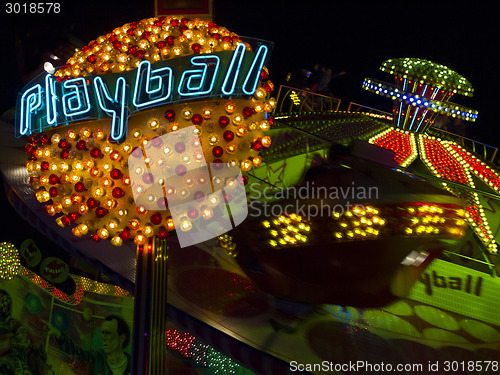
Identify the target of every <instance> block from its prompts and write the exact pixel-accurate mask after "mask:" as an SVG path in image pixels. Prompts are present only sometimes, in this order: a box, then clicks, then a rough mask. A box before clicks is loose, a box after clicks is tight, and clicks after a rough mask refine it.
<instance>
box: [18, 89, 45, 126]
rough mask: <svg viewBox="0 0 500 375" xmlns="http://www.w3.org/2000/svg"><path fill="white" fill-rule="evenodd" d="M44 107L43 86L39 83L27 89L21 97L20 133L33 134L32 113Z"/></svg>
mask: <svg viewBox="0 0 500 375" xmlns="http://www.w3.org/2000/svg"><path fill="white" fill-rule="evenodd" d="M41 107H42V86H41V85H39V84H37V85H35V86H33V87H30V88H29V89H28V90H26V91H25V92H24V93H23V95H22V97H21V121H20V124H19V134H20V135H25V134H31V133H32V132H33V126H32V124H31V123H32V116H31V115H32V114H35V113H36V112H38V110H39V109H41Z"/></svg>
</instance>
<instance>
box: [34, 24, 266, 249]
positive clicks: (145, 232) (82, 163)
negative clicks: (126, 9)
mask: <svg viewBox="0 0 500 375" xmlns="http://www.w3.org/2000/svg"><path fill="white" fill-rule="evenodd" d="M241 43H243V42H242V41H241V40H240V39H239V37H238V36H237V35H236V34H234V33H231V32H230V31H228V30H227V29H226V28H224V27H221V26H218V25H216V24H213V23H209V22H206V21H201V20H199V19H193V20H190V19H177V18H175V17H158V18H156V17H155V18H150V19H145V20H142V21H140V22H132V23H128V24H125V25H124V26H122V27H119V28H116V29H115V30H113V32H111V33H108V34H106V35H103V36H100V37H99V38H97V39H96V40H94V41H92V42H90V43H89V44H88V45H87V46H85V47H83V48H82V49H81V51H77V52H76V53H75V54H74V56H73V57H71V58H70V59H69V60H68V63H67V65H66V66H65V67H63V68H62V69H60V70H58V71H57V72H56V73H55V75H56V78H57V79H58V80H59V81H65V80H67V79H70V78H75V77H82V76H88V75H100V74H106V73H119V72H123V71H128V70H132V69H136V68H137V67H138V66H139V64H140V63H141V61H145V60H147V61H149V62H151V63H154V62H156V61H159V60H163V61H164V60H166V59H171V58H175V57H176V56H186V55H196V54H208V53H212V52H217V51H230V50H235V49H236V48H237V46H238V45H241ZM245 48H247V49H250V48H251V47H250V46H249V45H247V44H245ZM259 77H260V79H259V81H258V84H257V88H256V91H255V94H254V95H253V97H252V98H249V99H231V100H224V99H221V98H217V100H216V99H213V100H206V101H193V102H192V103H183V104H175V105H168V106H165V107H156V108H154V109H151V110H148V111H143V112H139V113H137V114H134V115H132V116H131V118H130V120H129V127H130V129H131V131H129V136H128V137H127V139H126V140H125V141H124V142H123V143H121V144H119V145H118V144H116V142H115V141H114V140H113V137H112V134H111V130H109V129H108V128H109V124H107V122H105V121H103V120H97V121H92V122H76V123H73V124H71V129H69V130H67V132H66V133H65V134H64V133H62V130H61V129H60V128H59V129H58V128H54V129H51V130H46V131H45V132H44V133H41V134H39V135H32V136H30V137H29V142H28V144H27V145H26V147H25V151H26V153H27V154H28V156H29V159H28V162H27V165H26V167H27V170H28V171H29V172H30V183H31V185H32V186H33V187H34V188H35V189H36V198H37V200H38V201H39V202H40V203H44V205H45V210H46V212H47V213H48V214H49V215H51V216H54V217H55V220H56V222H57V224H58V225H60V226H61V227H68V228H70V229H71V230H72V232H73V234H74V235H75V236H77V237H82V236H90V238H91V239H93V240H95V241H100V240H109V241H110V242H111V243H112V244H113V245H115V246H121V245H122V244H123V243H124V242H127V241H133V242H134V243H136V244H140V243H143V242H144V241H145V240H146V238H147V237H151V236H154V235H157V236H161V237H166V236H168V233H169V232H171V231H172V230H174V229H175V228H174V226H173V224H172V223H173V221H172V218H171V214H170V210H169V208H168V206H167V201H166V199H165V196H164V194H167V197H168V198H169V199H170V198H176V197H178V198H181V199H182V197H188V196H189V195H190V194H192V193H196V191H195V190H194V189H196V187H197V186H198V185H200V186H201V185H202V184H206V183H207V181H208V180H207V179H206V178H205V179H203V178H202V179H195V180H193V178H189V177H190V176H189V174H188V173H187V172H188V171H187V170H185V168H179V170H176V171H175V172H176V174H177V175H178V176H183V175H184V174H186V177H185V178H184V186H185V189H180V188H179V187H177V189H170V187H169V186H166V185H165V181H163V185H162V186H160V189H158V194H150V195H149V196H148V197H149V201H150V202H152V203H154V204H155V205H157V210H156V209H155V210H153V209H151V208H150V207H149V206H148V209H147V210H146V209H145V208H144V207H140V206H136V204H137V203H136V202H134V193H140V192H142V191H144V189H145V186H146V185H147V184H149V183H151V180H152V176H151V174H150V173H146V171H145V170H142V171H132V170H128V159H129V158H133V157H134V153H133V151H134V150H136V149H137V148H139V151H141V150H142V151H143V155H147V154H148V152H147V150H145V149H144V148H145V147H154V148H159V149H161V148H163V150H164V157H163V158H161V159H155V160H150V159H149V158H147V157H145V163H146V167H147V168H157V167H160V166H162V165H163V166H167V165H171V164H172V163H176V164H179V163H178V159H179V162H180V164H184V165H188V164H190V163H191V164H192V162H193V161H203V158H204V159H205V160H206V162H207V163H222V164H227V165H233V166H240V167H241V169H242V171H243V173H246V172H248V171H250V170H251V169H252V168H255V167H258V166H259V165H260V160H261V159H260V158H259V157H258V154H259V152H260V150H261V149H262V148H263V147H269V146H270V145H271V139H270V137H268V136H266V135H264V133H265V132H266V131H268V130H269V129H270V125H269V121H270V120H269V119H267V116H268V115H269V114H270V113H271V112H272V111H273V110H274V108H275V107H276V101H275V100H274V99H273V98H270V93H271V91H272V90H273V87H274V85H273V84H272V82H271V81H269V79H268V78H269V75H268V71H267V68H266V67H263V68H262V71H261V74H260V76H259ZM193 125H195V126H196V129H197V135H198V136H199V137H200V140H201V144H200V145H199V146H200V151H199V152H198V153H195V154H194V155H187V153H185V152H184V149H185V145H183V144H182V140H180V142H179V143H178V144H176V145H163V144H162V142H161V139H160V138H159V136H161V135H164V134H166V133H169V132H174V131H176V130H179V129H182V128H186V127H189V126H193ZM154 163H156V164H154ZM181 167H182V166H181ZM132 173H136V174H139V175H141V176H143V179H144V184H137V183H135V182H134V181H132V180H131V178H130V175H131V174H132ZM148 176H149V177H150V178H149V180H148ZM191 177H193V176H191ZM244 182H246V178H245V177H244ZM164 188H165V189H164ZM134 189H135V190H134ZM159 214H160V216H158V215H159ZM213 215H214V212H212V211H211V209H210V207H206V208H205V209H204V210H203V211H202V212H199V213H197V214H196V215H195V213H191V215H189V212H187V211H186V220H185V221H184V222H183V225H182V227H181V228H180V229H181V230H190V229H191V228H193V223H194V221H196V220H200V218H201V220H209V219H210V218H211V217H212V216H213Z"/></svg>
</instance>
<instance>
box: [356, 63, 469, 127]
mask: <svg viewBox="0 0 500 375" xmlns="http://www.w3.org/2000/svg"><path fill="white" fill-rule="evenodd" d="M380 70H382V71H383V72H387V73H389V74H393V75H394V76H395V78H396V83H395V85H391V84H389V83H385V82H380V81H377V80H374V79H368V78H367V79H365V80H364V82H363V87H364V88H365V89H366V90H368V91H370V92H373V93H375V94H378V95H382V96H385V97H388V98H391V99H392V100H393V114H394V119H393V122H394V126H395V127H396V128H398V129H401V130H406V131H410V132H414V133H425V131H426V130H427V129H428V128H429V126H431V125H432V124H433V123H434V121H435V120H436V118H437V117H438V115H446V116H451V117H454V118H459V119H462V120H465V121H475V120H476V118H477V111H475V110H473V109H470V108H467V107H464V106H462V105H458V104H455V103H452V102H450V101H449V100H450V99H451V97H452V96H453V95H454V94H462V95H465V96H472V94H473V92H474V89H473V88H472V86H471V84H470V82H469V81H467V80H466V79H465V78H464V77H462V76H461V75H460V74H458V73H456V72H454V71H453V70H451V69H449V68H448V67H446V66H444V65H440V64H436V63H433V62H431V61H428V60H424V59H418V58H400V59H390V60H387V61H385V62H384V63H382V65H381V66H380Z"/></svg>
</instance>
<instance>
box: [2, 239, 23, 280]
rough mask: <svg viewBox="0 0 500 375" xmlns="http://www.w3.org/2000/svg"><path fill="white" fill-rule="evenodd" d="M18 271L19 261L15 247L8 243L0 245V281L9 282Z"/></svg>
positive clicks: (19, 267)
mask: <svg viewBox="0 0 500 375" xmlns="http://www.w3.org/2000/svg"><path fill="white" fill-rule="evenodd" d="M20 269H21V260H20V259H19V251H18V250H17V249H16V247H15V246H14V245H13V244H11V243H8V242H2V243H0V279H4V280H11V279H13V278H14V276H16V275H17V274H19V270H20Z"/></svg>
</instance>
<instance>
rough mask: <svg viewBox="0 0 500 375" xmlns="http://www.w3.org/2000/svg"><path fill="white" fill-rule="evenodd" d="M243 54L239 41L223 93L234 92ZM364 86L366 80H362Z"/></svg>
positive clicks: (242, 45)
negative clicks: (229, 83) (229, 82)
mask: <svg viewBox="0 0 500 375" xmlns="http://www.w3.org/2000/svg"><path fill="white" fill-rule="evenodd" d="M244 56H245V44H243V43H239V44H238V45H237V46H236V49H235V50H234V53H233V58H232V59H231V63H230V64H229V68H228V69H227V72H226V76H225V77H224V81H223V83H222V88H221V90H222V93H223V94H225V95H231V94H233V93H234V89H235V87H236V81H237V80H238V77H239V75H240V68H241V63H242V62H243V57H244ZM229 80H230V81H231V85H230V87H229V88H228V87H227V85H228V81H229ZM363 84H364V85H365V86H366V85H367V83H366V81H365V82H363Z"/></svg>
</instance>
